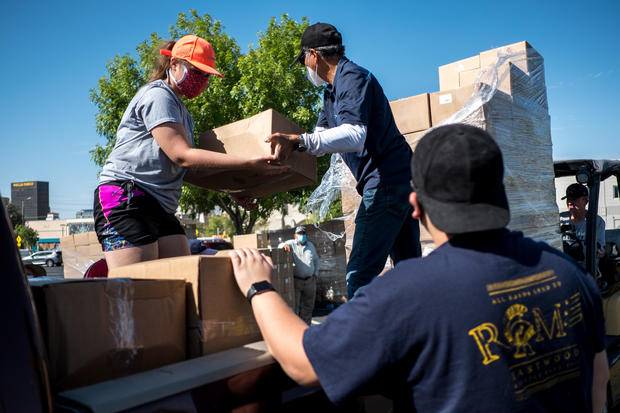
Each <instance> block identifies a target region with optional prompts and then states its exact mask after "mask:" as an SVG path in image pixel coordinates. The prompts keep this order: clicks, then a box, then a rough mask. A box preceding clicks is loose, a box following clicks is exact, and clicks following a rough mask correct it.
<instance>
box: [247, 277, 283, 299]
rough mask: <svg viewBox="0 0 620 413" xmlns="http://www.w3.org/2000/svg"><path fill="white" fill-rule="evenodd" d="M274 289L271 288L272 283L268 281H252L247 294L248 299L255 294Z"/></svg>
mask: <svg viewBox="0 0 620 413" xmlns="http://www.w3.org/2000/svg"><path fill="white" fill-rule="evenodd" d="M275 290H276V289H275V288H273V285H271V283H270V282H269V281H260V282H257V283H254V284H252V286H251V287H250V289H249V290H248V294H247V297H248V301H252V297H254V296H255V295H256V294H262V293H264V292H267V291H275Z"/></svg>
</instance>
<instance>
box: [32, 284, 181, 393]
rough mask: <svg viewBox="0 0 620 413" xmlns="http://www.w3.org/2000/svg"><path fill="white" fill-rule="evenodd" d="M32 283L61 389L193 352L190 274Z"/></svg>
mask: <svg viewBox="0 0 620 413" xmlns="http://www.w3.org/2000/svg"><path fill="white" fill-rule="evenodd" d="M30 287H31V290H32V294H33V297H34V301H35V304H36V308H37V313H38V315H39V320H40V321H41V329H42V333H43V338H44V342H45V344H46V347H47V355H48V358H49V363H48V366H49V377H50V382H51V384H52V386H53V388H54V389H55V390H66V389H72V388H76V387H81V386H86V385H89V384H93V383H97V382H100V381H104V380H110V379H114V378H117V377H122V376H126V375H128V374H133V373H137V372H140V371H145V370H150V369H153V368H157V367H160V366H163V365H165V364H169V363H176V362H179V361H182V360H185V358H186V341H185V340H186V336H185V332H186V327H185V307H186V303H185V283H184V282H183V281H178V280H139V281H132V280H105V279H98V280H97V279H91V280H79V281H77V280H71V281H68V280H62V279H58V280H54V279H49V278H47V279H39V280H38V279H34V280H32V281H30Z"/></svg>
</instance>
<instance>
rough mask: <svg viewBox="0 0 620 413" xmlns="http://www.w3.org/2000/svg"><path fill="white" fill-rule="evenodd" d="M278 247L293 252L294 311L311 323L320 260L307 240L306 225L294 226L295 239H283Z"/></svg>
mask: <svg viewBox="0 0 620 413" xmlns="http://www.w3.org/2000/svg"><path fill="white" fill-rule="evenodd" d="M278 248H284V249H285V250H287V251H292V252H293V262H294V263H295V267H294V268H293V278H294V285H295V313H296V314H297V315H298V316H299V317H300V318H301V319H302V320H304V322H305V323H306V324H308V325H310V323H312V311H313V310H314V301H315V300H316V279H317V277H318V276H319V269H320V268H321V262H320V261H319V254H317V252H316V248H315V247H314V244H313V243H312V242H310V241H308V238H307V234H306V227H304V226H303V225H300V226H298V227H297V228H295V239H290V240H288V241H284V242H283V243H281V244H280V245H278Z"/></svg>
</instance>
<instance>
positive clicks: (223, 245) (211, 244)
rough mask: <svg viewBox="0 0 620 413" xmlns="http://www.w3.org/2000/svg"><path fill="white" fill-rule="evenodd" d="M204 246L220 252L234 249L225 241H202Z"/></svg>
mask: <svg viewBox="0 0 620 413" xmlns="http://www.w3.org/2000/svg"><path fill="white" fill-rule="evenodd" d="M202 245H204V246H205V247H207V248H210V249H212V250H218V251H222V250H232V249H233V245H232V244H231V243H230V242H228V241H224V240H223V239H214V240H205V241H202Z"/></svg>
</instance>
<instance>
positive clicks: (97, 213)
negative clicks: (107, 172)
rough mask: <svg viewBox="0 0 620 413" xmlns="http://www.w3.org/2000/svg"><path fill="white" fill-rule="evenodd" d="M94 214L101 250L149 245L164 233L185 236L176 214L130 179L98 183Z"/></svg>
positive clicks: (165, 234) (163, 235) (164, 234)
mask: <svg viewBox="0 0 620 413" xmlns="http://www.w3.org/2000/svg"><path fill="white" fill-rule="evenodd" d="M93 214H94V218H95V231H97V237H98V238H99V242H100V243H101V246H102V247H103V250H104V251H114V250H118V249H123V248H130V247H137V246H141V245H147V244H151V243H153V242H155V241H157V240H158V239H159V238H161V237H165V236H167V235H185V231H184V230H183V227H182V226H181V223H180V222H179V220H178V219H177V217H175V216H174V214H170V213H168V212H166V211H165V210H164V209H163V208H162V207H161V205H160V204H159V202H157V200H156V199H155V198H153V197H152V196H151V195H149V194H148V193H146V192H145V191H144V190H142V189H140V188H139V187H137V186H136V185H135V184H134V183H133V182H132V181H127V182H107V183H105V184H101V185H99V186H98V187H97V189H95V200H94V205H93Z"/></svg>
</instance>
